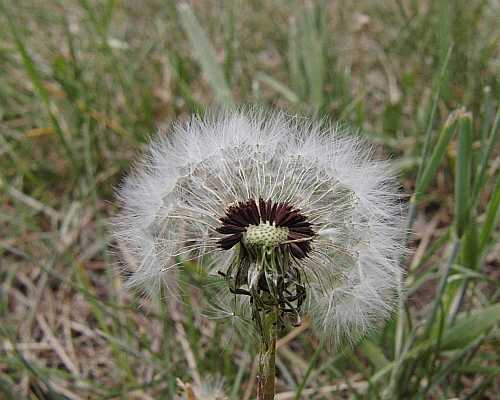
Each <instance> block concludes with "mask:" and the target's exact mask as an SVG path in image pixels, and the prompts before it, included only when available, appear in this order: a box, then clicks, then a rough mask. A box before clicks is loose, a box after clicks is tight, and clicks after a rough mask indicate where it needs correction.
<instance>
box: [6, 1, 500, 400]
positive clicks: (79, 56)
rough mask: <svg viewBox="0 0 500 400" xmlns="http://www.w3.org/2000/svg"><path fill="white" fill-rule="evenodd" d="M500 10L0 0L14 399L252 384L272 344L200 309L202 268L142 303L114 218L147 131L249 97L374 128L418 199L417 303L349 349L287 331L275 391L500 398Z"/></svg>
mask: <svg viewBox="0 0 500 400" xmlns="http://www.w3.org/2000/svg"><path fill="white" fill-rule="evenodd" d="M499 21H500V4H499V2H498V1H496V0H467V1H466V0H454V1H451V0H450V1H447V0H434V1H430V0H429V1H426V0H424V1H417V0H383V1H377V2H372V1H368V0H360V1H356V2H351V1H319V0H318V1H312V0H311V1H298V0H295V1H285V0H267V1H266V0H249V1H243V0H234V1H215V0H205V1H195V0H193V1H190V2H180V1H179V2H177V1H173V0H163V1H160V0H147V1H133V0H99V1H97V0H79V1H77V0H64V1H63V0H59V1H58V0H31V1H27V0H20V1H10V0H0V38H1V41H0V283H1V287H0V318H1V321H0V398H1V399H16V400H17V399H25V398H27V399H71V400H73V399H174V398H176V396H179V397H180V398H186V399H193V398H194V397H190V396H191V394H193V393H194V394H193V395H194V396H197V398H198V399H216V398H217V399H222V398H224V397H223V396H222V395H220V396H219V395H216V394H214V393H215V391H216V390H219V389H220V391H221V392H222V390H223V391H224V392H225V396H227V398H229V399H247V400H248V399H252V398H254V397H255V374H256V363H255V355H256V346H255V342H253V341H252V339H251V338H249V337H246V336H245V335H242V334H241V333H239V332H238V331H236V330H234V329H233V327H232V326H231V324H229V325H221V324H218V323H217V321H213V320H209V319H207V318H205V317H204V316H203V315H202V313H201V311H200V310H202V309H203V307H204V304H205V303H206V297H207V296H210V293H209V292H207V291H206V290H195V289H191V287H194V286H198V283H199V282H200V281H201V280H203V279H204V277H203V274H200V272H199V271H198V269H197V268H196V266H193V265H191V264H189V265H187V266H186V269H185V272H184V273H183V274H184V275H185V276H184V278H185V282H186V291H185V292H186V295H185V296H184V297H183V298H182V299H181V300H180V301H177V302H173V301H171V302H160V303H159V304H155V303H154V302H148V301H145V300H143V299H141V298H139V297H138V296H137V295H135V294H132V293H127V292H126V291H124V290H123V287H122V280H121V278H120V276H119V275H118V274H116V273H115V266H116V263H117V262H116V259H115V257H114V256H113V255H111V254H110V252H109V247H110V244H111V243H110V238H109V235H108V232H107V223H108V220H109V217H110V216H111V215H113V213H114V212H115V211H116V204H115V202H114V200H113V190H114V187H116V185H118V184H119V182H120V179H121V178H122V177H123V175H124V173H126V171H127V170H128V168H129V166H130V162H131V161H132V160H133V159H134V158H135V156H136V154H137V153H138V152H140V151H141V149H143V148H144V145H145V144H146V143H147V141H148V138H149V137H150V135H151V134H153V133H154V132H155V131H156V130H157V129H158V128H159V127H161V126H164V125H165V124H168V123H169V122H171V121H172V120H174V119H179V118H180V119H185V118H186V117H187V116H188V115H189V114H190V113H193V112H202V111H203V110H204V109H206V108H207V107H215V106H220V105H239V104H260V105H266V106H275V107H280V108H283V109H286V110H287V111H289V112H290V113H298V114H309V115H315V116H318V117H328V118H331V119H334V120H339V121H342V122H344V123H346V124H348V125H350V126H352V127H353V128H354V129H355V130H359V131H360V132H361V134H362V135H365V136H366V137H367V138H368V139H369V140H370V141H371V142H372V143H374V144H375V145H376V148H377V153H378V154H379V156H381V157H382V156H384V157H385V156H389V157H391V158H393V160H394V168H395V169H396V170H397V173H398V174H399V176H400V178H401V184H402V191H403V192H405V193H406V194H407V195H408V201H409V207H410V218H409V227H410V228H411V230H412V234H411V236H410V238H409V244H410V246H411V248H412V251H411V254H410V256H409V257H408V259H407V260H405V261H404V264H405V268H406V271H407V289H406V298H405V301H404V303H403V304H402V308H401V312H400V313H399V314H398V315H395V316H394V318H393V319H392V320H391V321H390V322H389V323H387V324H386V325H385V326H382V327H380V330H379V331H378V332H377V333H376V334H374V335H372V336H370V337H369V338H367V339H365V340H363V341H362V342H361V343H359V344H357V345H356V346H354V347H352V348H344V349H341V350H336V351H332V349H327V348H323V347H322V346H320V343H319V341H318V340H317V339H316V338H315V336H314V332H313V331H312V329H311V328H310V327H309V323H308V321H307V320H306V321H305V322H304V324H303V325H302V326H301V327H299V328H290V329H289V330H288V331H286V332H283V333H282V339H281V340H280V341H279V343H278V352H277V376H278V380H277V391H278V394H277V397H276V399H279V400H286V399H333V398H346V399H358V398H361V399H364V398H367V399H371V398H373V399H387V398H394V399H397V398H402V399H403V398H404V399H445V398H446V399H451V398H460V399H490V398H491V399H493V398H498V397H496V396H498V393H499V392H500V382H499V379H498V376H499V375H500V366H499V362H498V361H499V358H500V355H499V352H498V349H499V330H498V321H499V320H500V303H499V300H500V290H499V278H500V272H499V258H500V256H499V254H500V245H499V243H498V239H499V229H498V222H499V217H498V214H499V213H498V207H499V202H500V185H499V174H498V170H499V166H500V152H499V144H498V142H499V140H498V131H499V127H498V124H499V113H498V105H499V104H498V103H499V93H500V86H499V84H500V82H499V80H500V79H499V78H500V74H499V70H500V46H499V43H500V23H499ZM414 192H416V193H417V194H416V195H413V193H414ZM191 388H192V390H193V392H191ZM205 389H206V390H207V391H208V392H211V393H212V394H211V396H212V397H210V394H209V393H208V392H206V393H205V394H200V393H202V390H205Z"/></svg>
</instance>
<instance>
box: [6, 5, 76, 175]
mask: <svg viewBox="0 0 500 400" xmlns="http://www.w3.org/2000/svg"><path fill="white" fill-rule="evenodd" d="M0 12H2V13H3V14H4V15H5V18H6V19H7V25H8V27H9V30H10V32H11V34H12V36H13V38H14V42H15V44H16V47H17V50H18V52H19V54H20V55H21V59H22V62H23V65H24V68H25V69H26V72H27V74H28V76H29V78H30V79H31V81H32V83H33V86H34V87H35V89H36V92H37V94H38V96H39V97H40V99H41V100H42V103H43V105H44V107H45V111H46V113H47V115H48V116H49V119H50V122H51V123H52V125H53V127H54V131H55V132H56V134H57V136H58V138H59V140H60V142H61V146H62V147H63V149H64V152H65V153H66V156H67V158H68V159H69V161H70V162H71V163H72V164H73V167H75V169H76V170H78V162H77V160H76V158H75V156H74V154H73V150H72V149H71V147H70V145H69V143H68V140H67V139H66V137H65V135H64V132H63V130H62V128H61V125H60V124H59V120H58V119H57V116H56V114H55V112H54V105H53V104H52V102H51V100H50V97H49V93H48V91H47V89H46V88H45V86H44V83H43V80H42V77H41V75H40V73H39V72H38V69H37V68H36V66H35V62H34V61H33V59H32V57H31V56H30V54H29V52H28V49H27V48H26V46H25V45H24V42H23V39H22V37H21V34H20V33H19V31H18V30H17V26H16V24H15V23H14V19H13V18H12V16H11V15H10V13H9V11H8V9H7V7H6V6H5V3H4V1H3V0H0ZM75 172H76V171H75Z"/></svg>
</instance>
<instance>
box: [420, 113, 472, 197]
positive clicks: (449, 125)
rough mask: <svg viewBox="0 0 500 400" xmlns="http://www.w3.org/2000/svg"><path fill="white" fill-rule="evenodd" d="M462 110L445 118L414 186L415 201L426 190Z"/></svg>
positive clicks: (461, 114)
mask: <svg viewBox="0 0 500 400" xmlns="http://www.w3.org/2000/svg"><path fill="white" fill-rule="evenodd" d="M464 114H465V113H464V111H463V110H457V111H455V112H453V113H451V114H450V116H449V117H448V119H447V120H446V122H445V124H444V126H443V128H442V129H441V131H440V132H439V136H438V140H437V143H436V146H435V147H434V151H433V152H432V155H431V158H430V160H429V162H428V164H427V165H426V167H425V168H424V172H423V173H422V177H421V179H420V180H419V181H418V182H417V184H416V187H415V201H416V202H418V200H420V198H421V197H422V196H423V194H424V193H425V192H426V191H427V189H428V187H429V184H430V183H431V181H432V179H433V178H434V176H435V175H436V172H437V170H438V168H439V165H440V164H441V161H442V160H443V157H444V155H445V152H446V148H447V147H448V144H449V143H450V140H451V138H452V137H453V133H454V132H455V127H456V122H457V120H458V119H460V118H463V116H464Z"/></svg>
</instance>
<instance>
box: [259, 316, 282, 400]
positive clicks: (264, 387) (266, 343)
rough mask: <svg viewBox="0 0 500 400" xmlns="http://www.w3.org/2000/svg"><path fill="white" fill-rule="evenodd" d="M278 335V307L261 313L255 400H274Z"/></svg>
mask: <svg viewBox="0 0 500 400" xmlns="http://www.w3.org/2000/svg"><path fill="white" fill-rule="evenodd" d="M277 333H278V307H277V306H273V309H272V311H270V312H268V313H263V318H262V331H261V336H260V339H261V344H260V354H259V372H258V375H257V400H273V399H274V376H275V360H276V337H277Z"/></svg>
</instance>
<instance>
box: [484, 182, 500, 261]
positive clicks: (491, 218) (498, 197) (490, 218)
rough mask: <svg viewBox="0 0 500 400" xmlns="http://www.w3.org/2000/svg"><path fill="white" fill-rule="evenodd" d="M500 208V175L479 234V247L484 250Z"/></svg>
mask: <svg viewBox="0 0 500 400" xmlns="http://www.w3.org/2000/svg"><path fill="white" fill-rule="evenodd" d="M499 208H500V177H497V179H496V183H495V188H494V189H493V193H492V195H491V199H490V201H489V203H488V208H487V210H486V218H485V220H484V224H483V227H482V229H481V233H480V235H479V249H480V251H481V252H482V251H484V249H485V247H486V245H487V244H488V241H489V239H490V236H491V233H492V232H493V228H494V227H495V224H496V221H497V217H498V215H499V213H498V209H499Z"/></svg>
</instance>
